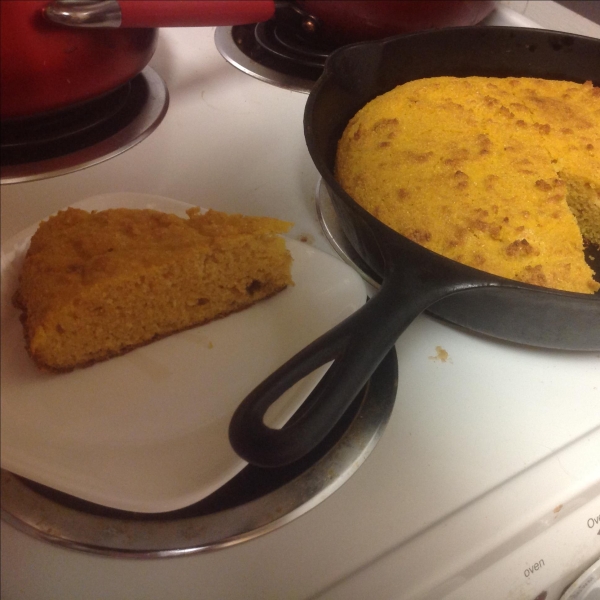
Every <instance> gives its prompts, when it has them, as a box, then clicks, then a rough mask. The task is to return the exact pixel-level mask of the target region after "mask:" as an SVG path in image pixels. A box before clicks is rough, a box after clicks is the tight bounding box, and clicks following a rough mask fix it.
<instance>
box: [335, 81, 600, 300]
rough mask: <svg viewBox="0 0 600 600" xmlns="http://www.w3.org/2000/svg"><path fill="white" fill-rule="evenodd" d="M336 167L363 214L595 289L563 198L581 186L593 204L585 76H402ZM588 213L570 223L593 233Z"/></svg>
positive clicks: (590, 111)
mask: <svg viewBox="0 0 600 600" xmlns="http://www.w3.org/2000/svg"><path fill="white" fill-rule="evenodd" d="M336 175H337V177H338V179H339V181H340V183H341V184H342V186H343V187H344V188H345V189H346V190H347V191H348V193H350V195H351V196H352V197H353V198H354V199H355V200H356V201H357V202H359V203H360V204H361V205H363V206H364V207H365V208H366V209H367V210H369V212H371V213H372V214H374V215H375V216H376V217H378V218H379V219H380V220H382V221H383V222H384V223H386V224H387V225H389V226H390V227H392V228H394V229H395V230H397V231H399V232H400V233H402V234H403V235H405V236H407V237H409V238H411V239H413V240H414V241H416V242H418V243H420V244H422V245H424V246H426V247H427V248H429V249H431V250H433V251H435V252H438V253H440V254H443V255H445V256H448V257H450V258H453V259H454V260H457V261H459V262H463V263H465V264H468V265H471V266H474V267H476V268H480V269H483V270H486V271H488V272H491V273H494V274H497V275H501V276H504V277H508V278H511V279H517V280H520V281H524V282H528V283H533V284H537V285H543V286H547V287H553V288H557V289H562V290H568V291H577V292H583V293H592V292H594V291H595V290H597V289H598V287H599V285H598V284H597V283H596V282H595V281H594V280H593V279H592V274H593V273H592V270H591V269H590V268H589V266H588V265H587V264H586V263H585V261H584V257H583V249H582V248H583V242H582V236H581V233H580V230H579V227H578V223H577V221H576V219H575V217H574V216H573V213H572V212H571V210H570V209H569V206H568V205H567V202H566V200H567V197H568V188H569V186H571V187H573V186H579V188H577V189H580V191H581V193H582V194H585V193H588V192H589V195H590V198H591V202H589V201H588V203H589V204H590V206H591V205H592V204H593V202H594V197H595V198H597V199H598V208H599V209H600V90H598V88H594V87H593V86H592V85H591V84H589V83H588V84H582V85H580V84H574V83H571V82H564V81H558V82H553V81H546V80H540V79H517V78H506V79H496V78H481V77H468V78H452V77H440V78H432V79H423V80H417V81H412V82H409V83H407V84H404V85H402V86H398V87H397V88H395V89H394V90H392V91H390V92H388V93H387V94H384V95H382V96H380V97H378V98H376V99H375V100H373V101H372V102H370V103H369V104H367V105H366V106H365V107H364V108H363V109H361V110H360V111H359V112H358V113H357V115H356V116H355V117H354V118H353V119H352V120H351V121H350V123H349V124H348V126H347V128H346V130H345V132H344V134H343V136H342V139H341V140H340V142H339V146H338V154H337V163H336ZM586 186H587V187H586ZM588 212H589V211H588ZM590 214H591V216H589V215H588V213H586V215H587V216H586V219H587V220H586V221H585V223H584V224H582V220H581V219H580V223H579V226H580V227H582V229H583V228H584V227H587V228H588V229H589V231H586V234H589V235H586V237H590V238H591V239H594V238H593V235H594V232H595V231H598V232H600V210H599V212H598V214H597V220H596V217H595V216H594V214H595V213H593V212H592V213H590ZM599 235H600V233H599Z"/></svg>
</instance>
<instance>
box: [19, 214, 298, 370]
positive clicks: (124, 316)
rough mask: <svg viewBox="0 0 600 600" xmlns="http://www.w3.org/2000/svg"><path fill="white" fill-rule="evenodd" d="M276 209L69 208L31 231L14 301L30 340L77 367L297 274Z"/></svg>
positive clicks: (226, 309) (43, 363)
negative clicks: (244, 212) (268, 214)
mask: <svg viewBox="0 0 600 600" xmlns="http://www.w3.org/2000/svg"><path fill="white" fill-rule="evenodd" d="M290 227H291V224H290V223H285V222H282V221H278V220H276V219H271V218H261V217H245V216H241V215H227V214H224V213H220V212H216V211H208V212H207V213H205V214H199V210H198V209H191V210H189V211H188V218H187V219H184V218H180V217H177V216H175V215H172V214H166V213H162V212H158V211H154V210H134V209H112V210H105V211H99V212H91V213H89V212H86V211H83V210H79V209H73V208H69V209H67V210H65V211H61V212H59V213H58V214H57V215H55V216H53V217H51V218H49V219H48V220H47V221H45V222H43V223H41V224H40V226H39V228H38V230H37V232H36V233H35V234H34V236H33V237H32V239H31V245H30V248H29V250H28V252H27V254H26V257H25V260H24V264H23V269H22V272H21V276H20V284H19V285H20V287H19V289H18V291H17V293H16V294H15V304H16V305H17V306H19V307H20V308H21V309H22V311H23V312H22V322H23V327H24V331H25V339H26V346H27V350H28V352H29V354H30V355H31V357H32V358H33V360H34V361H35V363H36V364H37V365H38V366H39V367H41V368H43V369H47V370H52V371H69V370H72V369H73V368H75V367H81V366H86V365H90V364H92V363H95V362H97V361H102V360H106V359H108V358H111V357H113V356H116V355H119V354H122V353H124V352H127V351H129V350H131V349H133V348H135V347H137V346H140V345H142V344H147V343H149V342H152V341H153V340H156V339H158V338H161V337H164V336H166V335H169V334H171V333H174V332H176V331H180V330H183V329H186V328H189V327H193V326H196V325H200V324H203V323H207V322H208V321H211V320H213V319H216V318H219V317H223V316H225V315H227V314H229V313H232V312H234V311H238V310H241V309H243V308H246V307H248V306H250V305H251V304H254V303H255V302H257V301H258V300H261V299H262V298H267V297H268V296H272V295H273V294H276V293H277V292H279V291H281V290H283V289H284V288H285V287H286V286H288V285H290V284H292V279H291V262H292V259H291V255H290V253H289V252H288V250H287V249H286V246H285V241H284V239H283V238H282V237H280V236H279V235H277V234H280V233H283V232H285V231H287V230H288V229H289V228H290Z"/></svg>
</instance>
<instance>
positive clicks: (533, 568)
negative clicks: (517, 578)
mask: <svg viewBox="0 0 600 600" xmlns="http://www.w3.org/2000/svg"><path fill="white" fill-rule="evenodd" d="M545 566H546V563H545V562H544V559H543V558H540V560H538V561H537V562H535V563H533V565H531V566H530V567H527V568H526V569H525V570H524V571H523V575H525V577H530V576H531V575H533V574H534V573H535V572H536V571H539V570H540V569H543V568H544V567H545Z"/></svg>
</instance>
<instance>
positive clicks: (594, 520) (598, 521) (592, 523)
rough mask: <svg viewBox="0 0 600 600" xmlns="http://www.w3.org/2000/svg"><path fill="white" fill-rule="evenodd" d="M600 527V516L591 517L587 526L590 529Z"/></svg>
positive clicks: (599, 532) (599, 531) (599, 529)
mask: <svg viewBox="0 0 600 600" xmlns="http://www.w3.org/2000/svg"><path fill="white" fill-rule="evenodd" d="M598 525H600V515H598V516H596V517H590V518H589V519H588V520H587V526H588V528H589V529H594V527H598ZM598 535H600V527H599V528H598Z"/></svg>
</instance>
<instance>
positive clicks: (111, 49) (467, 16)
mask: <svg viewBox="0 0 600 600" xmlns="http://www.w3.org/2000/svg"><path fill="white" fill-rule="evenodd" d="M493 4H494V3H493V2H491V1H488V0H485V1H484V0H446V1H444V2H439V1H437V0H410V1H404V0H296V1H292V0H277V1H275V0H54V1H53V2H50V1H49V0H1V1H0V10H1V18H0V23H1V28H2V31H1V36H0V40H1V60H0V65H1V78H0V90H1V117H2V119H3V120H6V119H16V118H22V117H27V116H32V115H38V114H43V113H46V112H49V111H55V110H58V109H61V108H64V107H70V106H71V105H74V104H77V103H80V102H84V101H86V100H88V99H91V98H95V97H97V96H101V95H102V94H104V93H107V92H109V91H111V90H113V89H115V88H116V87H118V86H119V85H122V84H124V83H125V82H127V81H129V80H130V79H131V78H133V77H134V76H135V75H137V74H138V73H139V72H140V71H142V69H143V68H144V67H145V66H146V65H147V63H148V62H149V61H150V59H151V58H152V54H153V53H154V50H155V47H156V39H157V29H156V28H158V27H175V26H177V27H179V26H185V27H199V26H217V25H241V24H247V23H256V22H263V21H267V20H269V19H276V20H278V21H281V22H283V23H285V22H288V23H292V24H294V25H295V26H297V27H298V28H299V29H300V30H301V31H304V32H305V33H306V36H307V38H311V37H319V38H320V39H326V40H328V41H330V42H335V43H338V44H339V43H346V42H350V41H358V40H365V39H373V38H382V37H385V36H388V35H392V34H397V33H402V32H408V31H415V30H420V29H428V28H432V27H446V26H456V25H472V24H474V23H477V22H479V21H480V20H481V19H483V18H484V17H485V16H486V15H487V14H488V13H489V12H490V11H491V10H492V8H493Z"/></svg>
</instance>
